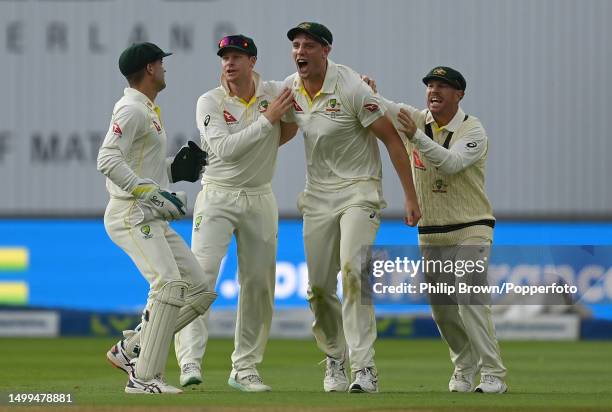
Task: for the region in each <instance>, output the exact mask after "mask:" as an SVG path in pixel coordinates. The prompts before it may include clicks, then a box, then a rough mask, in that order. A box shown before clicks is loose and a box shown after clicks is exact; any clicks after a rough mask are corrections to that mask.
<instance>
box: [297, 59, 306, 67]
mask: <svg viewBox="0 0 612 412" xmlns="http://www.w3.org/2000/svg"><path fill="white" fill-rule="evenodd" d="M296 63H297V66H298V69H300V70H303V69H305V68H306V67H307V66H308V62H307V61H306V60H304V59H297V60H296Z"/></svg>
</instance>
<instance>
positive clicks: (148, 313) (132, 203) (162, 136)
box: [98, 43, 216, 394]
mask: <svg viewBox="0 0 612 412" xmlns="http://www.w3.org/2000/svg"><path fill="white" fill-rule="evenodd" d="M169 55H170V53H164V52H163V51H162V50H161V49H160V48H159V47H157V46H156V45H154V44H152V43H138V44H134V45H132V46H130V47H128V48H127V49H126V50H124V51H123V53H122V54H121V57H120V58H119V69H120V71H121V73H122V74H123V75H124V76H125V77H126V78H127V80H128V83H129V86H130V87H128V88H126V89H125V92H124V96H123V97H122V98H121V99H120V100H119V101H118V102H117V103H116V104H115V107H114V109H113V115H112V119H111V122H110V127H109V130H108V133H107V134H106V137H105V138H104V142H103V143H102V146H101V148H100V151H99V154H98V170H99V171H100V172H102V173H103V174H104V175H105V176H106V178H107V180H106V187H107V189H108V192H109V193H110V201H109V203H108V206H107V208H106V212H105V214H104V226H105V228H106V231H107V233H108V235H109V237H110V238H111V239H112V240H113V242H115V244H117V246H119V247H120V248H121V249H123V250H124V251H125V252H126V253H127V254H128V255H129V256H130V258H131V259H132V261H133V262H134V264H135V265H136V266H137V267H138V270H139V271H140V272H141V273H142V275H143V276H144V277H145V279H146V280H147V281H148V282H149V285H150V289H149V296H148V300H147V304H146V307H145V310H144V312H143V316H142V323H141V325H139V327H138V328H137V330H136V331H126V332H124V335H125V339H122V340H121V341H119V342H118V343H117V344H116V345H114V346H113V347H112V348H111V350H109V351H108V353H107V358H108V360H109V361H110V362H111V363H112V364H113V365H114V366H116V367H118V368H120V369H122V370H124V371H125V372H127V373H128V376H129V377H128V382H127V385H126V387H125V392H127V393H134V394H149V393H171V394H176V393H181V390H179V389H177V388H175V387H172V386H170V385H168V384H167V383H166V382H165V381H164V380H163V374H164V370H165V367H166V361H167V358H168V351H169V347H170V344H171V340H172V337H173V335H174V333H175V331H177V330H180V329H181V328H182V327H184V326H185V325H186V324H188V323H189V322H191V321H192V320H193V319H194V318H195V317H197V316H198V315H200V314H204V313H205V312H206V310H207V309H208V307H209V306H210V305H211V303H212V302H213V301H214V299H215V297H216V295H215V293H213V292H209V291H208V289H207V288H206V284H205V278H204V273H203V271H202V269H201V268H200V265H199V264H198V262H197V261H196V259H195V257H194V255H193V253H191V251H190V250H189V247H188V246H187V245H186V243H185V241H184V240H183V239H182V238H181V237H180V236H179V235H178V234H177V233H176V232H175V231H174V230H173V229H172V228H171V227H170V225H169V223H168V221H171V220H175V219H180V218H181V217H183V216H184V215H185V212H186V206H185V202H186V197H185V196H184V194H181V193H178V194H175V193H171V192H170V191H168V190H167V189H166V187H167V186H168V184H169V183H170V182H175V181H179V180H189V181H195V180H197V178H198V176H199V174H200V173H201V170H202V168H203V166H204V164H205V159H206V156H205V153H204V152H202V151H201V150H200V148H199V147H197V145H195V144H193V142H191V143H192V144H191V145H190V146H186V147H185V148H182V149H181V150H180V151H179V153H178V154H177V156H176V157H175V158H174V159H166V157H165V154H166V132H165V129H164V127H163V123H162V121H161V116H160V111H159V108H158V107H157V106H156V105H155V103H154V102H155V98H156V97H157V94H158V93H159V92H160V91H161V90H163V89H164V88H165V87H166V82H165V77H164V73H165V69H164V66H163V61H162V60H163V58H164V57H166V56H169ZM137 355H138V361H137V362H136V364H134V358H136V356H137Z"/></svg>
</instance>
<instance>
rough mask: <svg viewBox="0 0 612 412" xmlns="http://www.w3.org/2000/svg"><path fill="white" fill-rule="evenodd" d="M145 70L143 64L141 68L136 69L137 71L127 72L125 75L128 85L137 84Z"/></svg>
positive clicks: (143, 75)
mask: <svg viewBox="0 0 612 412" xmlns="http://www.w3.org/2000/svg"><path fill="white" fill-rule="evenodd" d="M146 70H147V67H146V66H145V67H143V68H142V69H140V70H138V71H137V72H135V73H132V74H128V75H127V76H125V78H126V79H127V81H128V84H129V85H130V87H131V86H135V85H137V84H139V83H140V82H141V81H142V79H144V77H145V72H146Z"/></svg>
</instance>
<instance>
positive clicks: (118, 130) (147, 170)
mask: <svg viewBox="0 0 612 412" xmlns="http://www.w3.org/2000/svg"><path fill="white" fill-rule="evenodd" d="M166 140H167V138H166V132H165V130H164V127H163V125H162V122H161V119H160V116H159V108H158V107H157V106H156V105H155V104H153V102H151V100H149V98H148V97H147V96H145V95H144V94H143V93H141V92H140V91H138V90H136V89H133V88H130V87H127V88H126V89H125V90H124V95H123V97H122V98H121V99H119V101H118V102H117V103H116V104H115V107H114V109H113V115H112V118H111V121H110V126H109V129H108V132H107V133H106V137H105V138H104V142H103V143H102V146H101V147H100V151H99V153H98V170H100V171H101V172H102V173H103V174H104V175H105V176H106V177H107V180H106V188H107V189H108V192H109V193H110V194H111V195H112V196H114V197H119V198H133V196H132V194H131V193H132V191H133V190H134V188H135V187H136V186H137V185H138V181H139V180H140V179H151V180H153V181H155V182H156V183H157V184H159V186H160V187H162V188H164V187H167V186H168V184H169V180H168V171H167V167H166V161H165V158H166Z"/></svg>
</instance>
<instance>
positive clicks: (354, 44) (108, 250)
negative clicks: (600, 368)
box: [0, 0, 612, 341]
mask: <svg viewBox="0 0 612 412" xmlns="http://www.w3.org/2000/svg"><path fill="white" fill-rule="evenodd" d="M611 19H612V2H609V1H607V0H591V1H588V2H576V1H573V0H540V1H537V2H533V1H527V0H519V1H512V2H510V1H505V2H501V1H497V2H491V1H486V0H463V1H452V0H433V1H385V2H376V1H365V0H357V1H351V0H338V1H333V2H327V1H323V0H315V1H309V2H302V3H294V2H285V1H281V0H269V1H261V2H256V1H247V0H240V1H239V0H236V1H222V0H209V1H206V0H202V1H197V0H146V1H145V0H131V1H127V0H126V1H121V0H90V1H87V0H81V1H78V0H0V54H1V56H2V59H1V64H0V82H1V84H2V98H1V99H0V116H1V120H0V176H1V181H2V195H0V305H2V306H1V307H2V309H3V310H1V311H0V336H4V337H7V336H46V337H54V336H74V335H78V336H112V335H117V334H118V333H119V332H120V331H121V330H122V329H124V328H126V327H128V326H129V325H131V324H133V323H134V322H137V321H138V317H139V310H140V309H141V305H142V304H143V302H144V301H145V299H146V292H147V285H146V283H145V281H144V280H143V279H142V278H141V277H140V275H139V274H138V272H137V270H136V268H135V267H134V266H133V264H132V263H131V261H130V260H129V259H128V257H127V256H126V255H125V254H124V253H123V252H122V251H121V250H120V249H119V248H117V247H116V246H115V245H114V244H112V242H111V241H110V240H109V239H108V237H107V235H106V233H105V231H104V227H103V223H102V215H103V211H104V207H105V205H106V201H107V193H106V191H105V189H104V179H103V177H102V176H101V175H100V174H99V173H98V172H97V171H96V169H95V159H96V155H97V150H98V147H99V145H100V143H101V142H102V139H103V137H104V135H105V133H106V130H107V127H108V123H109V120H110V115H111V110H112V107H113V104H114V102H115V101H116V100H117V99H118V98H119V96H121V94H122V90H123V88H124V87H125V81H124V79H123V78H122V76H121V75H120V73H119V71H118V69H117V58H118V55H119V53H120V52H121V50H123V49H124V48H125V47H126V46H127V45H129V44H130V43H131V42H133V41H153V42H155V43H157V44H159V45H160V46H161V47H162V48H163V49H164V50H166V49H168V50H169V51H171V52H173V53H174V55H173V56H171V57H169V58H167V59H166V61H165V66H166V69H167V73H166V80H167V84H168V87H167V89H166V90H164V92H162V93H161V94H160V96H159V98H158V104H159V105H160V106H161V108H162V116H163V119H164V122H165V127H166V129H167V131H168V136H169V138H170V139H171V144H170V145H169V152H171V153H174V152H175V150H176V149H177V148H178V147H179V146H181V145H182V144H184V143H185V142H186V141H187V140H188V139H196V140H197V139H199V137H198V133H197V129H196V126H195V121H194V119H195V114H194V111H195V102H196V99H197V97H198V96H199V95H201V94H202V93H204V92H205V91H207V90H209V89H211V88H213V87H216V86H217V85H218V79H219V67H220V65H219V59H218V58H217V56H216V54H215V50H216V42H217V40H218V39H219V38H221V37H222V36H223V35H225V34H233V33H238V32H240V33H244V34H247V35H249V36H252V37H253V38H254V39H255V41H256V44H257V46H258V49H259V61H258V63H257V66H256V69H257V71H258V72H260V73H261V74H262V75H263V77H264V78H266V79H278V80H281V79H284V78H285V77H286V76H287V75H289V74H290V73H292V72H293V71H294V66H293V64H292V62H291V59H290V44H289V41H288V40H287V38H286V35H285V34H286V31H287V29H288V28H290V27H292V26H293V25H295V24H296V23H298V22H300V21H308V20H313V21H320V22H322V23H324V24H326V25H327V26H328V27H329V28H330V29H331V30H332V32H333V34H334V47H333V51H332V54H331V58H332V59H333V60H334V61H336V62H338V63H343V64H346V65H348V66H351V67H352V68H354V69H355V70H357V71H359V72H361V73H364V74H368V75H370V76H372V77H374V78H375V79H376V80H377V83H378V88H379V91H380V92H381V94H383V95H385V96H386V97H388V98H390V99H392V100H395V101H398V102H405V103H409V104H412V105H414V106H418V107H422V106H424V104H425V99H424V87H423V84H422V83H421V80H420V79H421V78H422V76H423V74H424V73H426V72H427V71H428V70H429V69H430V68H431V67H433V66H435V65H450V66H453V67H455V68H457V69H459V70H460V71H462V72H463V73H464V74H465V76H466V78H467V82H468V86H467V94H466V97H465V99H464V101H463V104H462V107H463V109H464V110H465V111H466V112H467V113H468V114H474V115H476V116H478V117H479V118H480V119H481V120H482V122H483V124H484V126H485V128H486V130H487V132H488V136H489V142H490V143H489V145H490V146H489V158H488V176H487V189H488V193H489V196H490V199H491V201H492V203H493V206H494V210H495V214H496V216H497V217H498V221H499V224H498V226H497V227H496V232H495V238H496V243H497V244H501V245H538V246H549V245H599V246H605V245H611V244H612V190H611V185H610V176H611V175H612V167H611V166H610V162H609V159H608V157H609V154H610V153H612V142H611V140H610V137H609V135H608V133H607V132H606V131H605V130H601V128H602V127H604V128H605V124H606V121H607V120H608V119H609V117H610V113H612V86H611V84H612V83H611V82H609V81H608V79H607V78H608V76H609V67H610V66H611V65H612V54H611V53H610V50H611V49H610V47H609V44H608V43H609V39H610V38H612V29H611V28H610V27H611V26H610V25H609V21H610V20H611ZM382 153H383V158H384V176H385V178H384V192H385V197H386V199H387V201H388V203H389V207H388V208H387V209H386V210H385V212H384V217H385V218H386V220H385V221H384V223H383V224H382V227H381V230H380V233H379V236H378V240H377V243H379V244H404V245H414V244H416V231H415V230H414V229H411V228H408V227H406V226H404V225H402V223H401V221H400V220H399V218H400V217H401V209H402V201H401V198H402V197H401V190H400V189H399V187H400V186H399V182H398V180H397V178H396V176H395V173H394V172H393V170H392V167H391V165H390V162H389V160H388V158H387V156H386V152H385V151H384V150H383V151H382ZM304 175H305V165H304V154H303V145H302V142H301V139H299V138H296V139H294V140H293V141H292V142H291V143H290V144H288V145H287V146H286V147H283V148H282V149H281V150H280V153H279V158H278V163H277V173H276V177H275V179H274V189H275V193H276V196H277V199H278V204H279V208H280V212H281V216H282V219H281V222H280V229H279V230H280V232H279V250H278V264H277V272H278V274H277V289H276V302H277V309H278V310H277V313H276V315H275V323H274V327H273V336H274V337H285V338H308V337H310V329H309V324H310V317H309V316H310V315H309V311H308V310H307V305H306V302H305V299H304V297H305V291H306V280H307V272H306V265H305V262H304V252H303V244H302V240H301V221H300V220H299V216H298V215H297V209H296V206H295V199H296V196H297V194H298V193H299V191H300V190H301V189H302V187H303V184H304ZM175 187H176V188H177V189H179V190H186V191H187V192H188V193H189V194H190V199H191V202H190V204H191V205H193V201H194V199H195V195H196V193H197V191H198V188H199V186H198V185H196V184H194V185H188V184H179V185H176V186H175ZM189 220H190V219H185V220H184V221H182V222H178V223H176V224H175V225H174V226H175V227H176V229H177V230H178V231H179V232H180V233H181V234H182V235H183V236H184V237H185V239H187V240H189V239H190V221H189ZM499 264H500V265H506V266H507V267H506V270H507V273H508V276H510V274H513V276H517V277H518V278H520V279H523V280H524V281H527V280H528V279H529V276H530V274H533V273H534V271H536V273H540V272H542V271H543V267H542V266H541V265H540V266H538V265H535V266H534V265H533V264H531V265H526V262H524V261H522V260H521V258H520V256H517V257H515V258H512V259H509V260H507V261H504V262H499ZM236 266H237V265H236V258H235V244H232V246H231V248H230V251H229V253H228V256H227V258H226V260H225V261H224V264H223V267H222V272H221V275H220V277H219V283H218V291H219V294H220V297H219V299H218V301H217V302H216V303H215V305H214V306H213V315H212V324H213V330H212V332H211V334H212V335H213V336H225V337H227V336H231V335H232V330H233V323H232V322H233V314H234V308H235V304H236V297H237V284H236V281H235V279H236V270H237V267H236ZM571 270H572V271H573V272H572V273H573V274H574V276H575V277H576V278H577V279H578V281H582V282H586V283H589V282H590V283H589V284H592V290H593V291H594V292H593V293H591V294H590V295H589V297H588V299H583V300H581V302H580V303H579V304H578V305H573V306H566V307H562V308H559V307H547V306H546V304H545V302H543V304H542V305H540V306H537V307H530V308H529V309H528V310H527V309H526V310H524V311H518V312H517V313H514V315H510V314H508V313H507V312H504V311H503V310H501V309H500V310H499V314H498V315H499V316H498V318H497V320H498V332H499V335H500V337H501V338H502V339H527V340H533V339H540V340H542V339H544V340H545V339H560V340H570V341H572V340H578V339H603V338H606V339H610V338H612V327H611V326H610V325H611V323H610V322H612V267H610V265H607V266H606V265H603V266H602V265H600V266H598V267H597V268H595V269H593V268H592V267H586V266H580V265H578V266H573V267H572V268H571ZM593 270H595V272H593ZM593 273H595V275H593ZM377 313H378V316H379V317H380V318H381V319H380V321H379V335H380V337H381V338H386V337H399V338H419V337H436V336H437V331H436V329H435V325H434V324H433V322H432V320H431V318H430V316H429V315H428V313H429V312H428V307H427V306H426V305H384V306H380V307H378V308H377Z"/></svg>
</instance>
